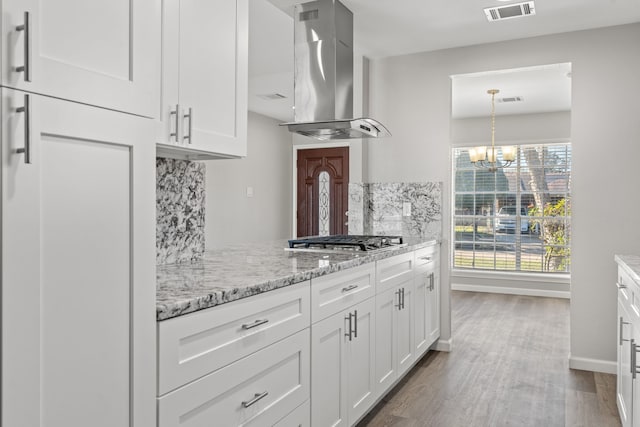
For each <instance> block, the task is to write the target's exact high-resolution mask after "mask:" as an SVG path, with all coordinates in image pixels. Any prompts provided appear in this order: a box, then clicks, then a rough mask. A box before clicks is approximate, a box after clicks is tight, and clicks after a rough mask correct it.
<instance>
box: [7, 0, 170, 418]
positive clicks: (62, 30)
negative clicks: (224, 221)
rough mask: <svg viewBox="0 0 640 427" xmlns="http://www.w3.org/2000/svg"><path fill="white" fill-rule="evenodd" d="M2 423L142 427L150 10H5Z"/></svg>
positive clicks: (148, 391) (46, 5)
mask: <svg viewBox="0 0 640 427" xmlns="http://www.w3.org/2000/svg"><path fill="white" fill-rule="evenodd" d="M1 7H2V21H1V26H2V27H1V34H2V52H1V55H0V57H1V58H2V64H1V66H0V70H1V78H2V88H1V89H0V98H1V109H0V120H1V122H2V135H1V141H0V142H1V150H0V161H1V175H0V189H1V190H0V191H1V199H0V200H1V204H0V214H1V236H2V245H1V252H0V256H1V267H2V268H1V276H0V277H1V299H0V300H1V326H2V334H1V350H2V356H1V357H2V361H1V376H0V378H1V399H2V401H1V408H0V409H1V411H0V412H1V420H0V423H1V425H3V426H12V427H21V426H25V427H35V426H47V427H62V426H64V427H68V426H92V427H107V426H109V427H113V426H142V427H144V426H153V425H155V423H156V415H155V399H154V397H155V374H156V369H155V351H154V350H155V316H154V313H155V311H154V309H155V304H154V302H155V249H154V241H155V240H154V239H155V237H154V236H155V221H154V220H153V218H154V217H155V139H154V137H155V124H154V121H153V120H151V119H150V118H145V117H141V116H146V117H157V116H158V114H157V110H159V90H158V87H159V69H160V55H159V49H160V6H159V2H157V1H155V0H133V1H131V0H101V1H92V2H86V1H85V0H4V1H3V2H2V6H1Z"/></svg>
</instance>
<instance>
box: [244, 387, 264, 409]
mask: <svg viewBox="0 0 640 427" xmlns="http://www.w3.org/2000/svg"><path fill="white" fill-rule="evenodd" d="M268 395H269V392H268V391H263V392H262V393H256V394H254V395H253V399H251V400H245V401H244V402H242V407H243V408H248V407H249V406H251V405H253V404H254V403H256V402H257V401H258V400H260V399H264V398H265V397H267V396H268Z"/></svg>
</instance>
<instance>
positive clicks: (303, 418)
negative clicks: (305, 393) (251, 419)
mask: <svg viewBox="0 0 640 427" xmlns="http://www.w3.org/2000/svg"><path fill="white" fill-rule="evenodd" d="M310 425H311V402H310V401H309V400H307V401H306V402H304V403H303V404H302V405H300V406H298V407H297V408H296V409H294V410H293V412H291V413H290V414H289V415H287V416H286V417H284V418H283V419H281V420H280V421H278V423H277V424H276V425H275V426H274V427H309V426H310Z"/></svg>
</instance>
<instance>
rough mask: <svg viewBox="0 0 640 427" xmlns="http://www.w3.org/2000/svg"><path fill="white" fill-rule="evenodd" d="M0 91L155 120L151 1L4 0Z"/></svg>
mask: <svg viewBox="0 0 640 427" xmlns="http://www.w3.org/2000/svg"><path fill="white" fill-rule="evenodd" d="M2 18H3V22H2V45H3V46H4V47H5V48H3V49H2V85H3V86H8V87H12V88H17V89H21V90H25V91H29V92H33V93H39V94H44V95H50V96H54V97H57V98H63V99H69V100H72V101H77V102H81V103H85V104H90V105H96V106H100V107H105V108H109V109H113V110H118V111H125V112H128V113H133V114H138V115H143V116H147V117H158V115H159V108H158V105H159V102H160V101H159V100H160V97H159V85H160V5H159V2H157V1H155V0H99V1H86V0H4V1H3V2H2Z"/></svg>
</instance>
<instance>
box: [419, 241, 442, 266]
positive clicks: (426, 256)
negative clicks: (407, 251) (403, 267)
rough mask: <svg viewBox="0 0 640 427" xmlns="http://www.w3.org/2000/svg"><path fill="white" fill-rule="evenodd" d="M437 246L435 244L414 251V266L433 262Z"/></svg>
mask: <svg viewBox="0 0 640 427" xmlns="http://www.w3.org/2000/svg"><path fill="white" fill-rule="evenodd" d="M437 249H438V247H437V246H436V245H433V246H429V247H427V248H422V249H418V250H417V251H415V254H416V259H415V266H416V267H420V266H423V265H427V264H435V262H436V259H437V257H438V251H437Z"/></svg>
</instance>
